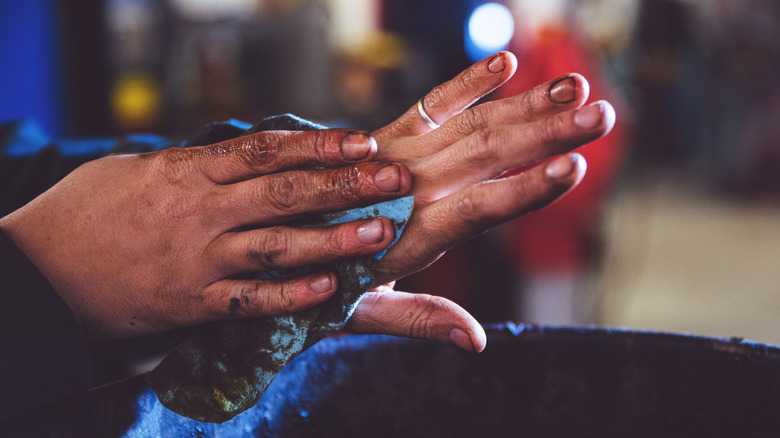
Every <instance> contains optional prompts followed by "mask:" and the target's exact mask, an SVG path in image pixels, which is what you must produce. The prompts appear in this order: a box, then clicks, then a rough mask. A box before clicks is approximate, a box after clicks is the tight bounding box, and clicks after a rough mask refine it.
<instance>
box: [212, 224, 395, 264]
mask: <svg viewBox="0 0 780 438" xmlns="http://www.w3.org/2000/svg"><path fill="white" fill-rule="evenodd" d="M393 236H394V232H393V226H392V224H391V222H390V219H388V218H386V217H378V218H375V219H369V220H360V221H353V222H347V223H345V224H340V225H333V226H329V227H322V228H293V227H282V226H279V227H271V228H262V229H257V230H249V231H240V232H231V233H226V234H223V235H222V236H220V237H219V238H217V239H216V240H215V241H214V242H212V244H211V245H210V246H209V255H210V257H211V259H212V260H213V263H214V264H215V265H216V266H219V267H220V270H221V273H222V274H223V275H224V276H232V275H236V274H242V273H247V272H257V271H269V270H277V269H285V268H293V267H297V266H306V265H313V264H319V263H325V262H332V261H337V260H343V259H346V258H353V257H358V256H362V255H368V254H375V253H378V252H379V251H381V250H383V249H385V248H386V247H387V246H388V245H390V242H392V240H393Z"/></svg>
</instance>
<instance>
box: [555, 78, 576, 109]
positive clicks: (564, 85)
mask: <svg viewBox="0 0 780 438" xmlns="http://www.w3.org/2000/svg"><path fill="white" fill-rule="evenodd" d="M576 88H577V84H576V82H575V81H574V78H573V77H571V76H566V77H565V78H561V79H558V80H557V81H555V82H554V83H553V84H552V85H551V86H550V90H549V92H548V95H549V96H550V100H551V101H553V102H555V103H571V102H574V99H575V98H576V97H577V96H576V95H575V91H576Z"/></svg>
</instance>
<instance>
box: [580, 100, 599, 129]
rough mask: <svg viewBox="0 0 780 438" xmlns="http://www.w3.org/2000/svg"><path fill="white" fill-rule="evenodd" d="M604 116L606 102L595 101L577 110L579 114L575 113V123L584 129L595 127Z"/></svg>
mask: <svg viewBox="0 0 780 438" xmlns="http://www.w3.org/2000/svg"><path fill="white" fill-rule="evenodd" d="M603 118H604V103H603V102H601V101H599V102H594V103H592V104H590V105H588V106H586V107H584V108H580V109H579V110H577V114H575V115H574V124H575V125H577V126H579V127H580V128H584V129H590V128H595V127H596V126H598V125H599V123H601V120H602V119H603Z"/></svg>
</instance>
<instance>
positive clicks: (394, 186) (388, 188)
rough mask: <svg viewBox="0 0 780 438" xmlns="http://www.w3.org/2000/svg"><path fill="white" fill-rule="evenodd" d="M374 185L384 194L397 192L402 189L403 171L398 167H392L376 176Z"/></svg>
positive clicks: (382, 170)
mask: <svg viewBox="0 0 780 438" xmlns="http://www.w3.org/2000/svg"><path fill="white" fill-rule="evenodd" d="M374 183H375V184H376V186H377V188H378V189H379V190H382V191H383V192H397V191H398V190H400V189H401V171H400V169H398V166H396V165H390V166H387V167H385V168H383V169H381V170H380V171H379V172H377V173H376V175H374Z"/></svg>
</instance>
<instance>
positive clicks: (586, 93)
mask: <svg viewBox="0 0 780 438" xmlns="http://www.w3.org/2000/svg"><path fill="white" fill-rule="evenodd" d="M569 77H571V78H573V79H574V81H575V82H576V84H577V89H578V90H580V94H581V96H580V98H581V99H582V100H581V101H580V102H579V103H580V105H582V104H584V103H585V102H587V101H588V97H590V83H589V82H588V80H587V79H585V76H583V75H581V74H579V73H569Z"/></svg>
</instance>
